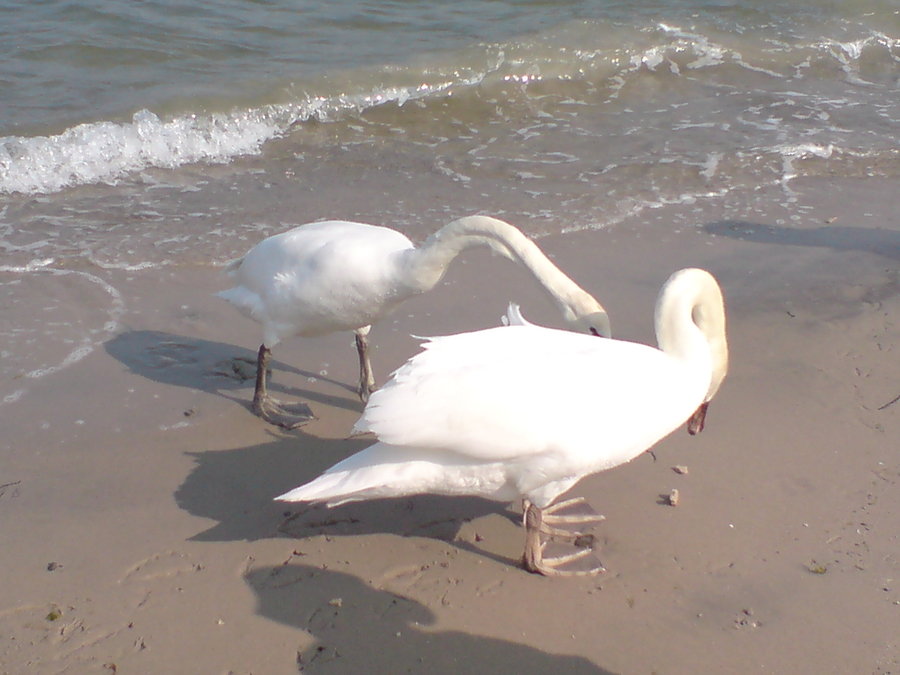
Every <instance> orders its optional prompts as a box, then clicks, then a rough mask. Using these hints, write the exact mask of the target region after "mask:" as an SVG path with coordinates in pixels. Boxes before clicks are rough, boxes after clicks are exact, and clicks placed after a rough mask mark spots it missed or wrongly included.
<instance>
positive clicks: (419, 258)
mask: <svg viewBox="0 0 900 675" xmlns="http://www.w3.org/2000/svg"><path fill="white" fill-rule="evenodd" d="M473 246H488V247H490V248H491V249H493V250H494V251H496V252H498V253H500V254H501V255H503V256H505V257H507V258H510V259H511V260H515V261H517V262H519V263H521V264H522V265H524V266H525V267H526V268H527V269H528V270H529V271H530V272H531V273H532V274H533V275H534V277H535V279H536V280H537V281H538V283H539V284H540V285H541V286H542V287H543V288H544V290H545V291H546V292H547V293H548V294H549V296H550V298H551V299H552V300H553V301H554V303H555V304H556V305H557V307H558V308H559V309H560V311H561V312H562V316H563V319H564V320H565V322H566V323H567V325H568V326H569V328H570V329H572V330H576V331H581V332H585V333H593V334H595V335H603V336H605V337H609V334H610V331H609V319H608V317H607V315H606V311H605V310H604V309H603V307H602V306H601V305H600V303H598V302H597V301H596V300H595V299H594V298H593V297H591V295H589V294H588V293H587V292H585V291H584V290H582V289H581V288H580V287H579V286H578V285H577V284H576V283H575V282H574V281H572V280H571V279H570V278H569V277H567V276H566V275H565V274H563V273H562V272H561V271H560V270H559V269H558V268H557V267H556V266H555V265H554V264H553V263H552V262H550V260H549V259H548V258H547V256H545V255H544V254H543V253H542V252H541V250H540V249H539V248H538V247H537V245H536V244H535V243H534V242H532V241H531V240H530V239H528V238H527V237H526V236H525V235H524V234H522V232H520V231H519V230H518V229H516V228H515V227H513V226H512V225H510V224H508V223H505V222H503V221H502V220H497V219H496V218H490V217H488V216H467V217H464V218H460V219H458V220H455V221H453V222H451V223H449V224H448V225H446V226H444V227H443V228H441V229H440V230H438V231H437V232H435V233H434V234H433V235H431V237H429V239H428V240H427V241H425V243H424V244H422V246H420V247H419V248H416V247H415V246H414V245H413V243H412V242H411V241H410V240H409V239H408V238H407V237H406V236H405V235H403V234H401V233H400V232H397V231H396V230H392V229H389V228H386V227H378V226H375V225H365V224H363V223H352V222H345V221H338V220H330V221H325V222H318V223H310V224H308V225H301V226H299V227H296V228H294V229H292V230H289V231H287V232H283V233H281V234H277V235H274V236H272V237H269V238H268V239H265V240H263V241H262V242H260V243H259V244H257V245H256V246H255V247H253V248H252V249H251V250H250V251H249V252H248V253H247V254H246V255H245V256H244V257H243V258H241V259H240V260H237V261H235V262H234V263H232V264H231V265H230V266H229V268H228V271H229V274H230V275H231V276H232V277H233V278H234V279H235V282H236V283H235V286H234V287H233V288H230V289H228V290H225V291H222V292H220V293H219V294H218V295H219V296H220V297H223V298H225V299H226V300H228V301H229V302H230V303H232V304H233V305H235V306H236V307H237V308H238V309H239V310H240V311H241V312H242V313H244V314H245V315H247V316H249V317H250V318H252V319H255V320H256V321H259V322H260V323H261V324H262V328H263V341H262V345H261V346H260V348H259V352H258V355H257V370H256V390H255V392H254V395H253V411H254V412H255V413H256V414H257V415H259V416H260V417H262V418H263V419H265V420H267V421H269V422H272V423H273V424H278V425H281V426H283V427H286V428H288V429H291V428H294V427H297V426H300V425H301V424H303V423H305V422H307V421H309V420H310V419H312V412H311V411H310V410H309V407H308V406H307V405H306V404H305V403H298V404H293V405H284V404H280V403H279V402H278V401H275V400H274V399H272V398H271V397H270V396H269V394H268V391H267V387H266V371H267V369H268V364H269V359H270V356H271V349H272V348H273V347H274V346H275V345H277V344H278V343H279V342H280V341H281V340H283V339H284V338H287V337H291V336H294V335H300V336H307V337H310V336H316V335H326V334H328V333H334V332H336V331H343V330H352V331H354V333H355V334H356V348H357V352H358V355H359V389H358V391H359V396H360V398H361V399H362V400H363V402H365V401H366V400H368V397H369V394H370V392H372V391H373V390H374V388H375V380H374V378H373V377H372V366H371V363H370V361H369V356H368V349H367V336H368V333H369V329H370V328H371V324H372V323H374V322H375V321H377V320H378V319H381V318H382V317H384V316H385V315H387V314H388V313H389V312H390V311H392V310H393V309H394V308H396V307H397V305H399V304H400V303H402V302H403V301H404V300H407V299H408V298H411V297H413V296H415V295H418V294H420V293H424V292H425V291H428V290H431V289H432V288H434V286H435V285H437V283H438V282H439V281H440V280H441V278H442V277H443V276H444V272H445V271H446V270H447V267H448V266H449V264H450V263H451V262H452V260H453V259H454V258H455V257H456V256H457V255H458V254H459V253H461V252H462V251H463V250H465V249H466V248H470V247H473Z"/></svg>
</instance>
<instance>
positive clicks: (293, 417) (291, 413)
mask: <svg viewBox="0 0 900 675" xmlns="http://www.w3.org/2000/svg"><path fill="white" fill-rule="evenodd" d="M253 412H254V413H255V414H256V415H258V416H259V417H261V418H263V419H264V420H265V421H266V422H268V423H269V424H274V425H276V426H279V427H281V428H283V429H288V430H290V429H296V428H297V427H301V426H303V425H304V424H307V423H308V422H311V421H312V420H314V419H316V416H315V415H313V412H312V410H311V409H310V407H309V406H308V405H306V404H305V403H302V402H299V401H298V402H297V403H281V402H280V401H277V400H275V399H273V398H270V397H268V396H266V397H265V398H263V399H260V400H254V401H253Z"/></svg>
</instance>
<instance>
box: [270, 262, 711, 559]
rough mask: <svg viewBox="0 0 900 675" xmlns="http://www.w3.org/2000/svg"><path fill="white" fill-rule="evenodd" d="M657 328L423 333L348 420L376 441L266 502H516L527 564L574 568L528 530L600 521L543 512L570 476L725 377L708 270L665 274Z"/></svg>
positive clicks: (631, 449) (691, 408)
mask: <svg viewBox="0 0 900 675" xmlns="http://www.w3.org/2000/svg"><path fill="white" fill-rule="evenodd" d="M656 334H657V339H658V342H659V349H656V348H653V347H650V346H647V345H642V344H638V343H634V342H625V341H621V340H597V339H593V338H591V337H588V336H586V335H581V334H577V333H572V332H568V331H560V330H553V329H550V328H544V327H540V326H535V325H511V326H506V327H497V328H492V329H488V330H482V331H477V332H472V333H462V334H459V335H451V336H447V337H438V338H433V339H431V340H430V341H429V342H427V343H426V344H425V346H424V351H422V352H420V353H419V354H417V355H416V356H414V357H413V358H412V359H410V360H409V361H408V362H407V363H406V364H405V365H403V366H402V367H401V368H399V369H398V370H397V371H396V372H395V373H394V374H393V376H392V379H391V380H390V381H389V382H388V383H387V384H386V385H384V387H382V389H380V390H379V391H377V392H375V393H374V394H373V395H372V398H371V400H370V401H369V404H368V406H367V407H366V409H365V412H364V413H363V415H362V417H361V418H360V420H359V421H358V422H357V424H356V426H355V430H356V431H359V432H373V433H374V434H375V435H376V436H377V438H378V442H377V443H375V444H374V445H371V446H369V447H368V448H366V449H365V450H362V451H361V452H359V453H357V454H355V455H352V456H350V457H348V458H347V459H345V460H344V461H342V462H340V463H338V464H336V465H335V466H333V467H332V468H330V469H328V470H327V471H326V472H325V473H324V474H322V475H321V476H319V477H318V478H316V479H315V480H313V481H312V482H310V483H307V484H306V485H303V486H301V487H298V488H296V489H294V490H291V491H290V492H287V493H285V494H283V495H281V496H279V497H276V499H279V500H283V501H302V502H326V503H327V504H328V505H329V506H335V505H337V504H343V503H344V502H350V501H356V500H361V499H372V498H379V497H397V496H405V495H414V494H421V493H435V494H442V495H475V496H480V497H485V498H488V499H494V500H498V501H513V500H516V499H518V498H524V500H525V504H526V509H525V530H526V538H525V542H526V544H525V556H524V564H525V567H526V569H528V570H530V571H533V572H540V573H542V574H574V573H585V572H584V571H581V572H575V571H572V570H565V569H563V568H564V567H565V566H566V565H567V564H569V563H571V562H573V561H575V560H578V559H580V558H583V557H584V556H586V555H587V554H589V553H590V550H589V549H582V550H581V551H579V552H578V553H575V554H572V555H570V556H560V557H557V558H544V556H543V547H544V545H545V544H542V542H541V533H542V532H543V533H545V534H548V533H550V534H556V535H558V534H560V533H561V532H562V531H561V530H559V529H556V528H553V527H552V523H554V522H555V523H565V522H570V523H571V522H587V521H591V520H599V519H602V517H598V516H593V517H591V516H586V517H574V518H573V517H571V516H564V515H559V513H560V511H562V510H563V509H566V508H568V507H570V506H572V505H574V504H576V503H579V502H583V500H579V499H575V500H568V501H565V502H561V503H559V504H556V505H553V506H551V504H553V502H554V500H555V499H556V498H557V496H559V495H560V494H562V493H563V492H565V491H566V490H568V489H569V488H570V487H572V486H573V485H574V484H575V483H576V482H577V481H578V480H579V479H581V478H582V477H583V476H586V475H588V474H592V473H595V472H598V471H603V470H605V469H610V468H612V467H614V466H617V465H619V464H623V463H625V462H628V461H629V460H631V459H633V458H634V457H637V456H638V455H640V454H641V453H642V452H644V451H645V450H646V449H647V448H649V447H650V446H652V445H653V444H654V443H656V442H657V441H658V440H660V439H661V438H663V437H664V436H666V435H668V434H669V433H670V432H672V431H673V430H674V429H675V428H676V427H678V426H679V425H680V424H682V423H683V422H685V420H688V419H691V420H695V419H696V417H697V416H698V415H702V414H705V410H706V406H707V404H708V402H709V400H710V399H711V398H712V397H713V396H714V395H715V393H716V391H717V390H718V388H719V385H720V384H721V382H722V379H723V378H724V377H725V373H726V371H727V369H728V346H727V343H726V338H725V309H724V302H723V299H722V293H721V290H720V289H719V286H718V284H717V283H716V280H715V279H714V278H713V277H712V275H710V274H709V273H708V272H705V271H703V270H699V269H685V270H681V271H679V272H676V273H675V274H673V275H672V276H671V277H670V278H669V280H668V281H667V282H666V284H665V286H664V287H663V289H662V291H661V292H660V295H659V299H658V301H657V306H656ZM526 366H527V367H526ZM699 411H703V412H702V413H700V412H699ZM689 426H690V427H691V428H690V430H691V431H692V433H694V432H696V431H697V430H699V428H702V424H699V425H698V424H696V423H694V424H693V425H689ZM575 534H577V533H575ZM573 536H574V535H573ZM582 562H584V561H582ZM600 570H602V567H599V566H598V567H595V568H593V569H591V570H589V571H588V572H587V573H595V572H598V571H600Z"/></svg>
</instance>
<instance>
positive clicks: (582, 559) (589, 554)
mask: <svg viewBox="0 0 900 675" xmlns="http://www.w3.org/2000/svg"><path fill="white" fill-rule="evenodd" d="M542 532H543V513H542V511H541V509H539V508H538V507H537V506H535V505H534V504H531V503H528V505H527V507H526V509H525V554H524V556H523V561H522V562H523V565H524V567H525V569H526V570H528V571H529V572H535V573H537V574H543V575H544V576H568V577H572V576H591V575H594V574H599V573H600V572H604V571H605V569H604V568H603V565H602V564H601V563H600V561H599V560H597V559H596V558H594V556H593V551H592V550H591V549H589V548H582V549H580V550H578V551H575V552H574V553H570V554H568V555H561V556H556V557H552V558H545V557H544V548H545V547H546V545H547V544H546V543H544V542H542V541H541V533H542ZM592 560H596V564H593V565H592V564H591V562H592ZM573 563H581V565H574V566H573ZM585 563H587V566H585V565H584V564H585ZM569 566H572V567H574V569H564V568H566V567H569Z"/></svg>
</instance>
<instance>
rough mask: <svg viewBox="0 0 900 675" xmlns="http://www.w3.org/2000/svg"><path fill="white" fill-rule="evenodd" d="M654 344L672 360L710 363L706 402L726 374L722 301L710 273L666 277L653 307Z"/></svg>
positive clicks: (683, 272)
mask: <svg viewBox="0 0 900 675" xmlns="http://www.w3.org/2000/svg"><path fill="white" fill-rule="evenodd" d="M656 340H657V343H658V344H659V348H660V349H661V350H662V351H664V352H666V353H667V354H669V355H671V356H673V357H675V358H678V359H683V360H688V361H692V362H696V361H700V362H703V363H709V365H710V366H711V368H712V376H711V381H710V387H709V391H708V392H707V395H706V399H705V400H706V401H709V400H710V399H711V398H712V397H713V396H714V395H715V393H716V391H717V390H718V389H719V385H720V384H721V383H722V380H723V379H724V378H725V373H726V372H727V370H728V343H727V340H726V336H725V301H724V299H723V298H722V290H721V289H720V288H719V284H718V283H716V280H715V278H714V277H713V276H712V275H711V274H710V273H709V272H706V271H705V270H700V269H684V270H680V271H678V272H676V273H675V274H673V275H672V276H671V277H669V280H668V281H667V282H666V284H665V286H663V289H662V291H660V294H659V299H658V300H657V303H656Z"/></svg>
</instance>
